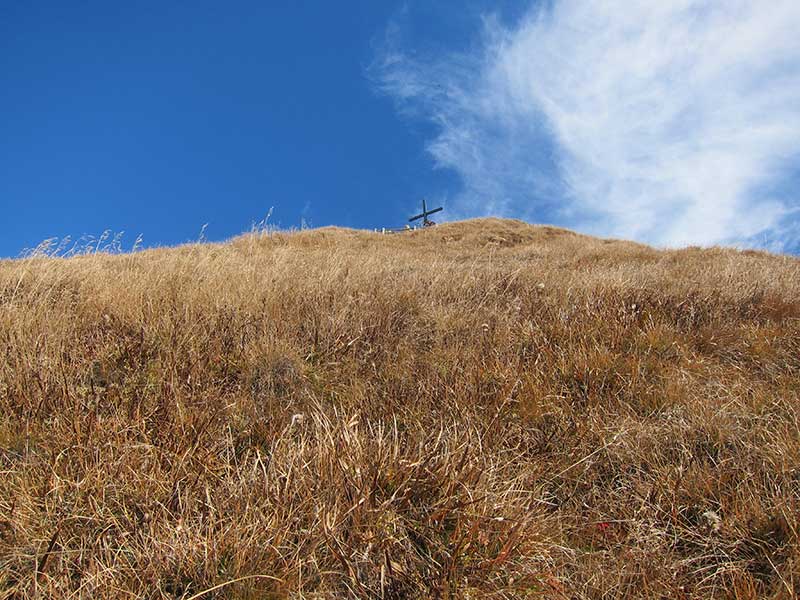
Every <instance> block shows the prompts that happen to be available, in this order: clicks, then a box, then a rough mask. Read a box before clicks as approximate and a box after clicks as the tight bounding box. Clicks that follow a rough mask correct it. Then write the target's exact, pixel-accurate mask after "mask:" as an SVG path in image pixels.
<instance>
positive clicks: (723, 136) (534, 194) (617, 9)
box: [373, 0, 800, 249]
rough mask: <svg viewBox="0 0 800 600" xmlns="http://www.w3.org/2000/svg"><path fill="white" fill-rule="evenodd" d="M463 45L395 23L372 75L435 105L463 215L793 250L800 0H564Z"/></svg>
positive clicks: (423, 113) (799, 181)
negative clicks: (422, 51)
mask: <svg viewBox="0 0 800 600" xmlns="http://www.w3.org/2000/svg"><path fill="white" fill-rule="evenodd" d="M483 30H484V31H483V37H482V42H481V43H480V44H477V45H476V46H475V47H473V48H472V49H471V50H469V51H466V52H458V53H456V52H454V53H450V54H447V55H444V56H441V55H440V56H438V57H430V56H427V57H426V56H423V57H420V56H419V54H414V53H413V51H412V50H413V49H412V48H409V47H408V46H407V45H406V44H404V43H403V42H402V41H401V40H400V39H399V38H400V32H399V31H398V30H397V28H396V27H390V29H389V33H388V35H387V42H386V45H385V47H384V49H383V52H382V54H381V56H380V58H379V60H378V61H377V62H376V65H375V67H374V69H373V74H375V75H376V77H377V81H378V82H379V85H380V86H381V88H382V89H383V90H384V91H386V92H387V93H389V94H390V95H392V96H393V97H394V98H395V99H396V100H397V102H398V106H399V107H401V109H402V110H404V111H407V112H408V113H409V114H410V115H412V116H416V117H424V118H427V119H430V120H432V121H433V122H434V123H435V124H436V126H437V131H438V133H437V134H436V136H435V137H433V138H432V139H431V140H430V141H429V144H428V151H429V152H430V154H431V155H432V156H433V158H434V159H435V161H436V163H437V165H439V166H440V167H444V168H449V169H454V170H455V171H456V172H457V173H459V174H460V176H461V178H462V181H463V190H462V191H461V193H460V194H459V196H458V197H457V198H456V199H455V200H453V201H452V202H451V203H450V208H451V209H453V210H452V211H451V212H455V213H456V214H458V215H459V216H468V215H478V214H486V213H493V214H503V215H508V216H521V217H523V218H528V219H538V220H548V221H551V222H557V223H560V224H564V225H566V226H570V227H577V228H580V229H582V230H584V231H588V232H592V233H597V234H601V235H610V236H620V237H630V238H635V239H639V240H643V241H647V242H650V243H655V244H659V245H668V246H677V245H685V244H704V245H707V244H718V243H734V244H741V245H765V244H766V245H769V246H770V247H772V248H773V249H789V248H791V247H792V245H793V244H794V243H796V242H797V241H798V231H800V226H798V224H800V176H798V173H800V163H798V157H800V35H798V33H797V32H798V31H800V3H798V2H797V1H796V0H772V1H771V2H769V3H762V2H755V1H752V0H751V1H745V0H724V1H722V0H671V1H670V2H651V1H650V0H600V1H597V2H585V1H581V0H555V1H554V2H547V3H546V4H543V3H537V4H535V5H533V6H532V7H531V9H530V11H529V12H528V14H527V15H526V16H525V17H524V18H522V19H521V20H520V21H518V22H516V23H514V24H512V25H508V24H501V23H500V22H499V21H498V20H496V19H494V18H492V17H491V16H487V17H485V18H484V20H483Z"/></svg>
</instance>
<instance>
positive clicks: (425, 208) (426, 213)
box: [408, 198, 444, 227]
mask: <svg viewBox="0 0 800 600" xmlns="http://www.w3.org/2000/svg"><path fill="white" fill-rule="evenodd" d="M441 210H444V209H443V208H442V207H441V206H440V207H439V208H434V209H432V210H428V206H427V204H426V203H425V199H424V198H423V199H422V212H421V213H420V214H418V215H415V216H413V217H411V218H410V219H409V220H408V222H409V223H413V222H414V221H418V220H420V219H422V226H423V227H431V226H432V225H436V223H435V222H434V221H431V220H430V219H429V218H428V217H429V216H430V215H432V214H434V213H438V212H439V211H441Z"/></svg>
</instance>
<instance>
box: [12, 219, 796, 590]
mask: <svg viewBox="0 0 800 600" xmlns="http://www.w3.org/2000/svg"><path fill="white" fill-rule="evenodd" d="M0 357H2V360H0V598H29V597H30V598H33V597H39V598H126V597H129V598H184V599H187V598H199V597H203V598H240V599H244V598H283V597H290V596H291V597H304V598H327V597H357V598H437V597H438V598H448V597H453V598H492V597H495V598H519V597H543V598H601V597H602V598H613V597H650V598H655V597H665V598H666V597H669V598H695V597H714V598H763V597H772V598H789V597H792V596H793V594H796V593H797V592H798V591H800V545H799V544H798V511H799V510H800V471H798V465H800V427H799V425H800V424H799V423H798V406H800V403H798V400H800V261H798V260H797V259H794V258H790V257H785V256H775V255H769V254H766V253H758V252H741V251H737V250H732V249H718V248H714V249H708V250H701V249H696V248H691V249H686V250H680V251H657V250H654V249H651V248H648V247H646V246H641V245H637V244H633V243H628V242H618V241H607V240H598V239H594V238H589V237H584V236H580V235H577V234H574V233H572V232H568V231H564V230H560V229H554V228H547V227H533V226H529V225H526V224H523V223H520V222H514V221H499V220H480V221H469V222H462V223H452V224H447V225H442V226H439V227H436V228H431V229H429V230H423V231H417V232H411V233H406V234H402V235H397V236H382V235H379V234H372V233H366V232H357V231H352V230H345V229H335V228H325V229H318V230H309V231H302V232H294V233H280V232H275V231H269V232H265V233H251V234H249V235H245V236H242V237H240V238H237V239H235V240H232V241H231V242H229V243H226V244H219V245H212V244H193V245H187V246H183V247H179V248H173V249H158V250H145V251H140V252H137V253H135V254H121V255H107V254H102V253H99V254H95V255H92V256H76V257H73V258H69V259H63V258H43V257H32V258H27V259H22V260H16V261H5V262H0Z"/></svg>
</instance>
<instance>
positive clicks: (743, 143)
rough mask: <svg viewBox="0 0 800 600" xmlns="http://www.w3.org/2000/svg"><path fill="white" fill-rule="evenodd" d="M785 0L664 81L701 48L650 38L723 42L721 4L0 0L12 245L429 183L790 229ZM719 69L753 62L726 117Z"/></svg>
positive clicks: (623, 223)
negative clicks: (711, 55)
mask: <svg viewBox="0 0 800 600" xmlns="http://www.w3.org/2000/svg"><path fill="white" fill-rule="evenodd" d="M776 1H777V5H780V6H782V7H783V8H782V9H781V8H780V7H779V8H778V9H774V8H773V9H771V12H772V13H778V14H777V16H776V17H775V20H770V19H761V20H758V19H756V21H755V24H754V25H753V26H752V27H751V30H748V31H745V32H744V34H742V35H744V36H745V38H746V40H747V41H749V42H751V43H752V44H754V45H755V47H750V50H751V51H752V52H753V53H754V56H756V57H762V59H760V62H759V61H758V60H754V59H752V57H751V58H748V57H740V56H738V55H731V56H729V57H728V58H727V62H725V63H724V64H722V65H721V66H720V65H706V66H708V67H709V68H708V69H706V70H704V71H698V72H697V73H695V74H694V75H693V77H692V79H691V81H690V82H688V83H686V85H675V86H672V87H670V86H667V87H665V86H663V85H661V83H662V82H663V81H664V80H669V81H674V80H675V77H676V72H678V73H680V68H681V66H682V65H694V64H695V63H696V62H697V60H695V58H694V55H693V54H692V53H691V52H689V53H688V54H687V53H685V52H683V53H682V52H679V51H678V50H675V52H670V53H669V54H668V55H665V54H664V53H663V52H661V53H658V52H655V51H654V50H653V48H663V47H664V46H665V44H664V43H663V39H670V40H671V43H672V44H673V48H676V49H677V48H681V47H685V46H687V39H686V38H680V36H685V35H688V36H689V41H691V40H695V39H696V40H700V41H701V42H702V43H704V44H705V43H708V44H709V47H711V45H713V43H714V40H715V39H716V38H715V37H714V36H715V35H716V34H718V33H719V32H720V31H722V32H723V33H724V32H725V31H726V29H725V28H726V27H728V26H729V25H728V23H727V21H725V18H723V17H724V16H725V15H723V16H720V15H717V16H716V17H714V18H711V17H708V18H707V17H706V16H705V14H706V13H703V15H704V16H702V18H700V19H699V20H698V16H697V14H695V13H693V12H692V10H691V9H693V8H696V7H695V6H694V5H699V4H703V5H704V6H706V5H712V6H713V5H715V3H714V2H710V3H709V2H707V1H704V2H699V0H698V1H692V0H680V1H679V2H676V3H675V4H676V5H681V6H684V7H688V8H687V9H686V10H685V11H684V12H680V11H677V12H676V11H672V12H669V11H662V12H661V14H656V15H655V16H653V15H651V14H650V13H651V12H652V11H649V9H647V6H650V3H649V2H647V3H644V2H642V3H640V2H636V1H634V0H631V1H629V2H628V1H626V2H623V3H620V2H615V1H613V0H607V1H605V2H600V3H598V6H601V7H602V6H605V7H606V9H607V10H601V9H597V10H594V12H592V10H587V9H581V8H580V3H576V2H574V1H572V0H555V1H552V2H551V1H548V2H523V1H522V0H520V1H515V2H512V1H509V2H504V3H498V2H488V1H485V2H484V1H476V2H472V3H465V2H462V1H452V2H450V1H443V2H426V3H422V2H418V3H415V2H394V1H388V0H387V1H374V0H354V1H351V2H345V3H336V2H323V1H320V0H316V1H311V0H298V1H293V2H261V1H236V2H229V3H219V2H210V1H206V0H195V1H192V2H188V1H176V2H161V1H159V2H154V1H141V2H108V1H102V2H101V1H99V0H75V1H71V2H56V1H36V0H31V1H29V2H22V1H18V0H10V1H7V2H2V3H0V215H2V216H0V224H1V225H2V226H1V227H0V233H1V235H0V256H16V255H18V254H19V253H20V251H22V250H23V249H24V248H28V247H32V246H35V245H36V244H38V243H39V242H41V241H42V240H44V239H46V238H51V237H59V238H61V237H64V236H71V237H72V238H78V237H80V236H81V235H94V236H98V235H100V234H101V233H102V232H103V231H105V230H111V231H113V232H120V231H124V232H125V238H124V240H125V243H127V244H128V245H130V244H132V243H133V241H134V240H135V239H136V237H137V236H139V235H141V236H142V237H143V240H144V244H145V245H148V246H157V245H167V244H175V243H181V242H185V241H189V240H193V239H196V238H197V237H198V235H199V233H200V231H201V228H202V227H203V225H204V224H208V228H207V230H206V233H205V235H206V238H208V239H212V240H221V239H226V238H228V237H231V236H233V235H236V234H238V233H240V232H242V231H245V230H247V229H248V228H249V227H250V226H251V224H252V223H254V222H257V221H259V220H261V219H262V218H264V216H265V215H266V214H267V212H268V211H269V209H270V208H271V207H274V210H273V213H272V222H273V224H275V225H278V226H282V227H299V226H300V225H301V223H302V222H303V221H305V222H306V223H307V224H309V225H311V226H322V225H329V224H337V225H343V226H349V227H359V228H376V227H382V226H399V225H402V224H403V223H404V222H405V220H406V219H407V217H408V216H410V215H411V214H413V213H414V212H416V209H417V207H418V205H419V202H420V200H421V198H422V197H423V196H425V197H427V198H429V202H430V203H431V204H432V203H442V204H445V206H446V208H447V210H446V212H445V213H444V216H445V217H446V218H462V217H469V216H480V215H484V214H498V215H501V216H511V217H520V218H524V219H527V220H531V221H539V222H553V223H557V224H560V225H564V226H568V227H575V228H578V229H581V230H583V231H587V232H590V233H597V234H601V235H616V236H620V237H633V238H636V239H641V240H643V241H648V242H651V243H656V244H660V245H683V244H686V243H701V244H710V243H738V244H741V245H752V246H768V247H770V248H772V249H778V250H783V251H796V249H797V248H800V245H797V241H798V239H800V238H798V236H797V231H798V228H797V226H796V223H797V222H798V218H797V209H798V207H799V206H800V204H799V203H798V201H797V196H798V193H797V191H798V179H799V178H798V177H797V176H796V174H797V172H798V170H797V168H796V166H797V161H796V157H797V156H798V149H800V143H798V142H800V139H798V138H797V136H796V135H795V134H796V133H797V132H799V131H800V108H798V106H800V105H796V103H795V101H796V100H797V99H798V98H800V94H798V93H797V92H800V86H798V82H800V79H798V73H800V61H798V56H800V44H795V43H794V42H793V41H792V40H793V38H794V37H800V36H796V35H795V33H796V31H797V29H793V26H794V25H798V24H800V19H798V17H799V16H800V11H798V10H797V9H794V8H792V7H793V6H794V4H793V3H784V2H783V0H776ZM750 4H753V3H750ZM623 5H624V6H623ZM733 5H735V6H738V8H737V9H736V10H738V11H739V12H740V13H742V14H738V15H736V14H734V15H733V16H732V17H731V18H739V17H748V16H752V15H749V14H745V13H747V8H746V5H745V4H742V3H740V2H738V0H734V1H733V2H730V3H726V4H724V5H723V4H721V3H720V4H719V5H718V6H733ZM710 12H713V11H710ZM656 13H658V11H656ZM618 15H628V17H626V18H628V19H629V20H630V18H633V19H634V20H635V19H637V18H639V17H642V20H641V22H637V23H634V27H633V28H632V27H631V22H627V23H626V22H621V23H617V24H616V25H615V21H616V20H617V19H618ZM631 15H632V17H631ZM712 16H713V15H712ZM659 18H660V19H663V20H662V21H658V19H659ZM654 19H655V20H654ZM681 19H685V20H687V22H691V23H694V24H693V25H692V26H691V27H690V28H689V29H687V30H685V31H684V29H682V26H681V25H680V23H681ZM703 19H706V20H705V21H704V20H703ZM714 19H716V20H714ZM778 19H782V20H783V22H788V30H789V32H788V33H787V32H784V29H782V28H783V27H784V26H783V25H782V24H781V22H779V21H778ZM752 20H753V19H751V21H752ZM623 21H624V20H623ZM645 21H646V22H645ZM698 22H699V23H700V24H699V25H698ZM600 26H602V35H600V33H601V31H600V30H599V29H598V30H597V31H594V29H593V28H595V27H600ZM637 27H638V30H637ZM687 32H688V33H687ZM594 34H596V35H594ZM759 34H763V36H762V37H765V38H769V39H772V40H775V39H777V40H778V41H780V40H783V39H784V38H782V37H781V36H784V37H785V40H784V41H785V43H784V44H783V45H780V44H777V45H776V43H775V42H774V41H773V42H770V43H769V44H767V42H765V41H762V42H759V41H758V39H756V40H755V41H753V39H754V37H755V38H757V37H758V35H759ZM615 35H619V36H620V38H619V39H615V38H614V36H615ZM637 35H638V36H639V38H640V40H639V42H637V39H639V38H636V36H637ZM624 36H628V37H624ZM631 36H633V42H630V38H631ZM676 36H678V37H676ZM692 36H694V38H693V37H692ZM623 37H624V40H626V41H624V43H623V41H620V40H622V39H623ZM679 38H680V39H679ZM720 39H724V36H723V37H722V38H720ZM586 40H594V41H593V42H592V43H587V42H586ZM625 44H629V45H628V46H627V47H626V46H625ZM648 44H649V45H648ZM759 44H761V45H759ZM688 45H689V46H691V44H688ZM764 45H766V46H767V47H766V48H765V47H764ZM667 47H669V45H668V44H667ZM647 52H652V56H651V57H650V59H648V61H645V62H644V63H641V64H633V63H632V61H631V60H630V56H632V55H636V56H641V55H642V54H645V55H646V54H647ZM718 54H719V52H718ZM723 54H724V52H723ZM620 56H626V57H628V58H622V59H621V58H620ZM704 56H705V54H704ZM634 62H635V61H634ZM701 62H702V61H701ZM776 65H780V69H783V70H780V72H778V73H776ZM693 68H694V67H693ZM715 68H719V69H723V70H725V69H727V71H726V72H727V73H730V72H741V73H742V74H741V76H740V77H739V78H738V79H737V78H736V77H733V78H730V77H728V79H725V81H726V82H727V81H731V80H732V83H731V87H730V89H729V92H730V94H729V95H731V96H732V97H733V100H731V99H730V98H728V97H725V98H722V97H721V96H720V97H718V98H712V100H713V101H715V102H722V103H723V104H724V106H723V108H725V110H727V111H728V112H725V113H724V114H723V115H722V116H720V114H719V112H720V111H719V110H716V111H711V110H708V109H704V108H702V107H703V106H705V104H704V102H705V101H706V100H707V98H705V97H703V96H702V95H700V94H698V93H697V90H698V89H700V90H702V89H706V88H705V86H707V88H708V89H709V90H710V89H712V87H713V88H716V89H718V88H719V87H720V85H719V83H720V80H719V79H718V78H717V76H716V75H714V74H713V73H715V72H716V71H714V70H713V69H715ZM676 69H678V70H677V71H676ZM709 69H710V70H709ZM632 72H633V73H638V74H639V75H638V79H637V78H633V79H631V78H630V75H631V73H632ZM642 73H646V74H647V76H646V77H645V76H643V75H642ZM709 73H712V74H709ZM593 74H595V75H597V79H595V78H594V77H593ZM662 77H663V78H664V79H662ZM764 77H768V78H774V80H775V81H781V82H782V83H781V84H780V85H779V84H777V83H776V84H775V85H774V86H773V85H771V81H772V79H768V80H767V81H766V82H765V81H764V80H763V78H764ZM787 77H789V78H790V79H789V83H788V84H787V83H786V82H787ZM601 78H602V82H605V83H604V84H601V83H597V82H599V81H601ZM670 78H671V79H670ZM589 81H592V82H595V84H592V85H589V84H588V83H587V82H589ZM621 81H624V82H631V81H633V87H632V88H631V86H630V85H628V83H626V85H619V82H621ZM753 81H759V85H760V86H761V87H762V88H764V87H765V86H766V88H767V89H768V90H769V92H770V93H771V96H770V97H771V98H773V101H772V103H771V104H770V103H769V102H767V101H766V100H765V99H764V98H761V97H760V96H759V97H755V95H754V92H752V91H748V90H751V88H752V87H753V86H751V85H750V84H751V83H752V82H753ZM636 85H639V87H636ZM781 86H782V87H781ZM795 88H797V89H795ZM578 94H579V95H580V96H578ZM631 98H632V100H631V101H630V102H628V103H627V104H626V103H625V102H622V101H621V99H631ZM654 98H655V100H654ZM659 98H662V99H663V102H660V101H659V100H658V99H659ZM654 102H655V104H656V105H659V106H663V107H666V109H665V110H662V111H655V112H657V113H658V115H659V117H658V119H659V120H657V121H654V120H653V117H652V115H653V113H654V110H653V104H654ZM725 103H727V104H725ZM612 105H613V106H619V105H622V106H623V108H624V110H622V109H621V110H620V111H619V112H618V113H615V112H614V111H613V110H609V108H608V107H609V106H612ZM762 110H768V111H771V112H770V114H771V115H774V120H772V119H767V120H765V118H764V117H763V115H761V112H760V111H762ZM623 117H624V118H623ZM712 117H713V118H712ZM723 118H725V119H728V121H724V120H721V119H723ZM636 119H639V121H636ZM632 120H633V121H635V123H634V125H631V121H632ZM776 128H777V129H778V130H777V131H776V130H775V129H776ZM748 131H751V132H755V135H756V137H757V139H756V140H755V141H753V139H752V138H753V135H748ZM609 132H613V135H609ZM694 132H699V133H700V134H702V135H703V136H704V139H710V140H711V142H713V143H712V144H710V145H700V146H698V145H697V144H688V145H687V143H686V140H688V139H692V138H693V137H694ZM609 138H611V142H609V141H608V140H609ZM676 138H677V139H678V140H679V141H680V143H678V142H676ZM612 142H613V147H612V146H609V144H610V143H612ZM721 148H722V149H721ZM769 148H772V149H773V150H769ZM643 149H646V150H643ZM649 149H652V152H651V151H650V150H649ZM726 149H727V150H726ZM654 190H658V194H655V196H654V193H653V192H654ZM700 198H704V200H701V199H700ZM754 214H758V215H759V216H758V218H756V219H755V220H753V215H754ZM704 219H707V220H708V223H707V224H704V221H703V220H704ZM698 223H699V224H700V225H699V226H698ZM742 223H744V225H742ZM748 223H749V224H748ZM664 232H668V234H665V233H664ZM726 232H728V233H730V235H728V233H726Z"/></svg>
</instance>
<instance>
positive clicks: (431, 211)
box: [408, 206, 444, 223]
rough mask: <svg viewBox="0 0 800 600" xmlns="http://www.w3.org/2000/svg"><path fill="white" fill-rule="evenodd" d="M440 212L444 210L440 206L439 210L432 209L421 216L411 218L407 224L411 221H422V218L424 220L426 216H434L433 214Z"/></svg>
mask: <svg viewBox="0 0 800 600" xmlns="http://www.w3.org/2000/svg"><path fill="white" fill-rule="evenodd" d="M440 210H444V208H442V207H441V206H440V207H439V208H434V209H433V210H428V211H425V212H424V213H422V214H421V215H417V216H415V217H411V218H410V219H409V220H408V221H409V223H410V222H411V221H416V220H417V219H424V218H425V217H427V216H428V215H432V214H434V213H437V212H439V211H440Z"/></svg>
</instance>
